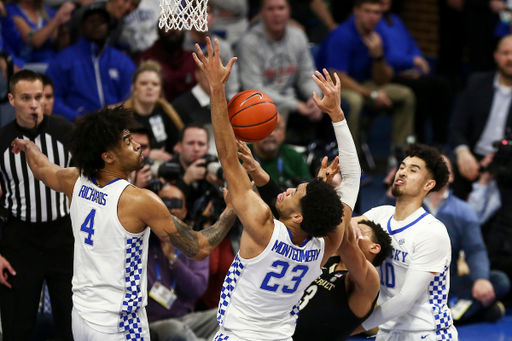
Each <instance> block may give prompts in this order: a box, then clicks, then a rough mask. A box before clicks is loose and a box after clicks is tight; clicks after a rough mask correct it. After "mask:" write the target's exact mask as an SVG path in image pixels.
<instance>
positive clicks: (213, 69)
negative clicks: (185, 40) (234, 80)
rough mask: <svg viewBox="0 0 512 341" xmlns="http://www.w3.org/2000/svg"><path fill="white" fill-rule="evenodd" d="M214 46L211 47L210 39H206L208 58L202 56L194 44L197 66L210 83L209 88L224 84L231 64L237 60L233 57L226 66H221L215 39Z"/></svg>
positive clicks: (201, 52)
mask: <svg viewBox="0 0 512 341" xmlns="http://www.w3.org/2000/svg"><path fill="white" fill-rule="evenodd" d="M214 45H215V46H213V45H212V41H211V40H210V37H206V47H207V50H208V56H205V55H204V53H203V51H201V48H200V47H199V45H198V44H196V53H194V54H193V56H194V60H195V61H196V64H197V66H199V68H200V69H201V70H203V72H204V74H205V76H206V78H207V79H208V82H210V87H216V86H219V85H224V84H226V82H227V80H228V79H229V74H230V73H231V69H232V67H233V64H234V63H235V61H236V59H237V58H236V57H233V58H231V59H230V61H229V62H228V65H226V66H224V65H222V61H221V60H220V50H219V42H218V40H217V39H214Z"/></svg>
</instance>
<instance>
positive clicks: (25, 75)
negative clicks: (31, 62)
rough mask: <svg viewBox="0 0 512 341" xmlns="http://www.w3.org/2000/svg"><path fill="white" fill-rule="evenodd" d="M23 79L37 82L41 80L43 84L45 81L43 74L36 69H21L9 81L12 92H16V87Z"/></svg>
mask: <svg viewBox="0 0 512 341" xmlns="http://www.w3.org/2000/svg"><path fill="white" fill-rule="evenodd" d="M21 81H29V82H35V81H41V84H42V83H43V79H42V78H41V76H40V75H39V74H37V73H35V72H34V71H31V70H21V71H18V72H16V73H15V74H14V75H13V76H12V77H11V80H10V81H9V91H10V93H11V94H13V93H14V89H15V87H16V85H17V84H18V83H19V82H21Z"/></svg>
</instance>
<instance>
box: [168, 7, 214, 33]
mask: <svg viewBox="0 0 512 341" xmlns="http://www.w3.org/2000/svg"><path fill="white" fill-rule="evenodd" d="M207 4H208V0H160V9H161V12H160V21H159V23H158V26H159V27H160V28H163V27H165V31H166V32H167V31H168V30H173V29H174V30H191V29H192V27H194V28H195V29H196V30H197V31H200V32H206V31H208V24H207V22H206V17H207V15H208V13H207V6H206V5H207Z"/></svg>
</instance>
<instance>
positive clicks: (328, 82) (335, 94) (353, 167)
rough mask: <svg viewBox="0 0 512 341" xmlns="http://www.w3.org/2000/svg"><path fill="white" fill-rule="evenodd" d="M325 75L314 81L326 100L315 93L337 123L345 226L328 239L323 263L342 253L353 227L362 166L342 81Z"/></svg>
mask: <svg viewBox="0 0 512 341" xmlns="http://www.w3.org/2000/svg"><path fill="white" fill-rule="evenodd" d="M322 71H323V74H322V73H321V72H319V71H315V74H314V75H313V76H312V77H313V80H314V81H315V82H316V84H318V86H319V87H320V89H322V92H323V94H324V96H323V98H322V99H320V97H319V96H318V95H317V94H316V93H313V100H314V101H315V104H316V105H317V106H318V107H319V108H320V109H321V110H322V112H325V113H327V114H328V115H329V117H331V120H332V123H333V128H334V133H335V135H336V142H337V143H338V151H339V155H338V157H339V164H340V170H341V176H342V181H341V184H340V187H339V188H338V190H337V192H338V195H339V196H340V199H341V201H342V202H343V204H344V208H343V214H344V215H343V222H342V224H341V225H340V226H339V227H338V229H337V230H336V232H335V233H331V234H329V236H328V237H327V238H326V239H325V241H326V249H325V257H324V260H323V261H324V262H326V261H327V259H328V257H330V256H331V255H332V253H333V252H334V251H335V250H336V249H338V247H339V245H340V242H341V240H342V238H343V235H344V233H345V231H344V229H346V228H348V227H350V219H351V217H352V211H353V209H354V206H355V203H356V200H357V195H358V193H359V181H360V178H361V166H360V165H359V159H358V156H357V150H356V147H355V144H354V140H353V139H352V134H351V133H350V130H349V129H348V126H347V120H346V119H345V114H344V113H343V110H342V109H341V81H340V79H339V78H338V75H337V74H334V81H333V79H332V77H331V75H330V74H329V72H328V71H327V70H326V69H323V70H322Z"/></svg>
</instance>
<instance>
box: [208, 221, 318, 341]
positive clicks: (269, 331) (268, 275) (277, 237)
mask: <svg viewBox="0 0 512 341" xmlns="http://www.w3.org/2000/svg"><path fill="white" fill-rule="evenodd" d="M324 245H325V242H324V239H323V238H314V237H310V238H308V239H306V240H305V241H304V243H302V245H300V246H297V245H294V244H293V242H292V235H291V232H290V231H289V230H288V228H287V227H286V226H285V225H284V224H283V223H281V222H280V221H278V220H274V231H273V233H272V237H271V239H270V242H269V243H268V245H267V247H266V248H265V250H263V252H262V253H261V254H259V255H258V256H256V257H254V258H251V259H243V258H242V257H240V253H239V254H237V256H236V257H235V259H234V260H233V263H232V264H231V267H230V269H229V271H228V273H227V275H226V278H225V279H224V284H223V286H222V290H221V294H220V302H219V308H218V311H217V321H218V323H219V325H220V326H221V327H222V328H223V329H225V330H226V331H229V332H230V333H233V334H234V335H236V337H238V338H240V339H245V340H286V339H290V338H291V336H292V335H293V332H294V330H295V325H296V322H297V317H298V313H299V300H300V298H301V297H302V294H303V292H304V289H306V288H307V286H308V285H309V284H310V283H311V282H312V281H313V280H315V279H316V278H317V277H318V276H319V275H320V274H321V272H322V271H321V263H322V259H323V256H324Z"/></svg>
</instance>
